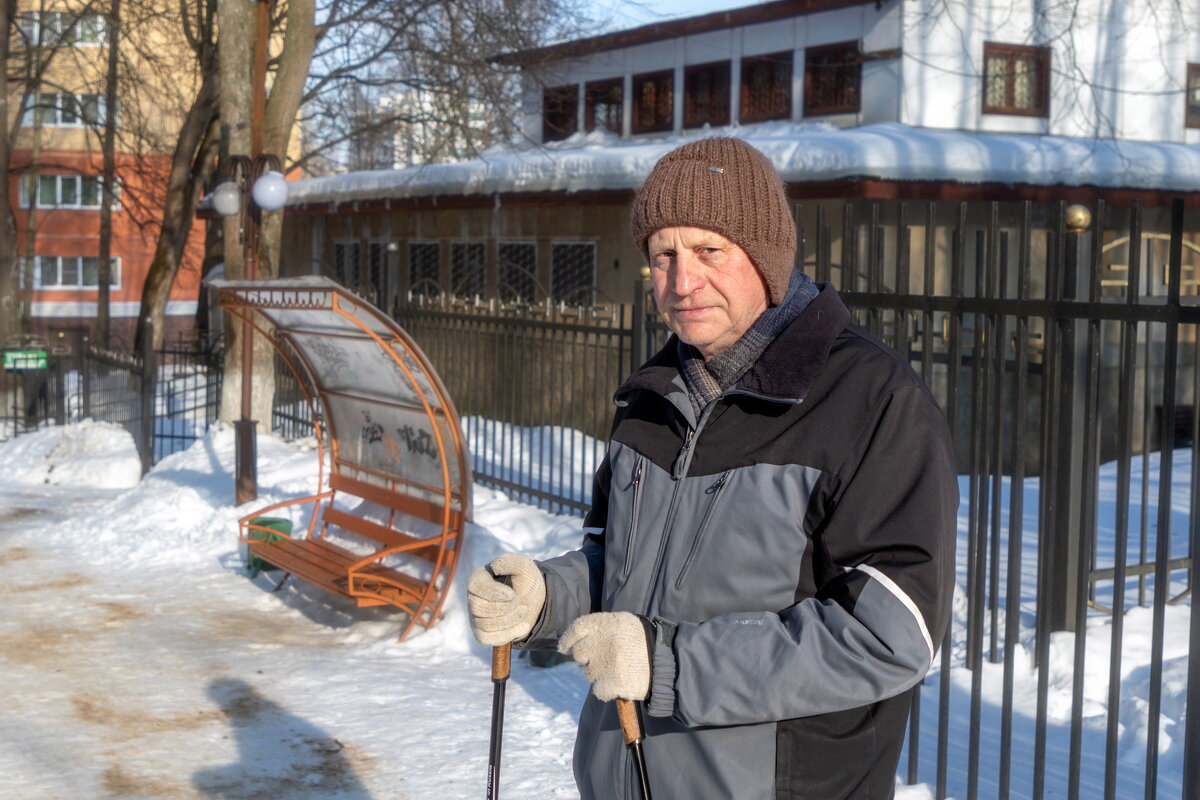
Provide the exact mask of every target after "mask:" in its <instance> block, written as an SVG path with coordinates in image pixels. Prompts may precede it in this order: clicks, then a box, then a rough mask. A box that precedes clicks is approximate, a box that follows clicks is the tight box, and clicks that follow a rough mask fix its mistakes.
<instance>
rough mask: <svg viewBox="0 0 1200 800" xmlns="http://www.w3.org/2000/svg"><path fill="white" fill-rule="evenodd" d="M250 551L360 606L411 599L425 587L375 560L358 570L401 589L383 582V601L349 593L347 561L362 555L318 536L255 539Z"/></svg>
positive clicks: (381, 591)
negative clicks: (399, 587)
mask: <svg viewBox="0 0 1200 800" xmlns="http://www.w3.org/2000/svg"><path fill="white" fill-rule="evenodd" d="M250 552H251V553H252V554H253V555H255V556H258V557H259V558H261V559H264V560H265V561H267V562H269V563H271V564H274V565H275V566H277V567H279V568H281V569H284V570H287V571H288V572H291V573H293V574H295V575H297V576H298V577H301V578H303V579H305V580H307V581H309V582H311V583H314V584H316V585H318V586H320V587H322V588H324V589H326V590H328V591H331V592H333V593H334V594H339V595H341V596H343V597H347V598H350V599H352V600H354V601H355V602H356V603H358V605H360V606H373V605H382V604H383V603H385V602H389V601H390V602H392V603H394V604H396V605H403V604H406V603H413V602H415V601H416V600H417V599H418V598H420V596H421V595H422V593H423V592H424V591H425V589H426V585H425V583H424V582H423V581H421V580H419V579H417V578H414V577H412V576H410V575H405V574H404V573H402V572H396V571H395V570H391V569H388V568H386V567H381V566H379V565H378V564H370V565H367V566H366V567H364V568H362V569H361V570H359V572H360V573H361V574H363V575H367V576H374V577H378V578H379V579H381V580H382V581H385V582H390V583H395V584H399V585H400V586H401V587H402V589H397V588H396V587H394V586H388V585H386V583H385V584H384V585H383V586H382V587H381V588H380V590H379V593H380V594H383V595H385V596H388V600H386V601H385V600H382V599H377V598H373V597H363V596H362V595H357V594H352V593H351V591H350V578H349V569H350V565H351V564H354V563H355V562H357V561H360V560H362V556H360V555H358V554H356V553H351V552H350V551H348V550H345V549H343V548H341V547H338V546H337V545H334V544H330V543H329V542H325V541H323V540H320V539H284V540H281V541H274V542H264V541H257V540H255V541H252V542H250Z"/></svg>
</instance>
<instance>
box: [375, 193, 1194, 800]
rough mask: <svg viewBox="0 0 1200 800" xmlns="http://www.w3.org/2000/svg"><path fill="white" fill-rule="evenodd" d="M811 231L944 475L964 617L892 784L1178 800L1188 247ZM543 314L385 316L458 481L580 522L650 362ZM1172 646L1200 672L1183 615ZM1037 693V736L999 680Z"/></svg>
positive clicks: (822, 225) (932, 227)
mask: <svg viewBox="0 0 1200 800" xmlns="http://www.w3.org/2000/svg"><path fill="white" fill-rule="evenodd" d="M804 211H805V210H804V209H800V210H799V213H798V218H799V219H805V220H808V221H809V224H808V230H806V231H805V230H802V239H803V240H804V241H806V242H807V252H806V253H801V256H800V257H801V259H802V261H803V263H804V266H805V270H806V271H808V272H809V273H810V274H812V275H813V276H814V277H815V278H816V279H817V280H818V281H832V282H833V283H834V284H835V285H837V286H838V287H839V288H840V290H841V293H842V296H843V299H844V300H845V301H846V303H847V305H849V306H850V307H851V309H852V312H853V314H854V316H855V319H856V321H857V322H859V323H860V324H862V325H863V326H864V327H866V328H868V329H869V330H871V331H872V332H873V333H875V334H876V335H877V336H879V337H880V338H882V339H883V340H884V341H886V342H887V343H888V344H890V345H891V346H892V347H894V348H895V349H896V350H897V351H898V352H900V353H902V354H904V355H906V356H907V357H908V359H909V360H910V363H912V365H913V366H914V368H915V369H916V370H917V371H918V372H919V373H920V374H921V376H922V377H923V378H924V380H925V382H926V383H927V384H928V385H929V386H930V387H931V389H932V390H933V391H934V394H935V396H936V397H937V398H938V400H939V402H940V403H941V405H942V407H943V409H944V410H945V411H946V412H947V416H948V418H949V419H950V421H951V423H952V428H953V431H954V435H955V443H956V449H957V453H958V461H959V465H960V473H961V474H962V475H963V478H962V482H963V485H962V488H963V496H964V501H965V502H964V512H963V519H962V521H961V523H962V525H963V527H964V528H965V530H966V536H965V541H966V545H965V547H964V548H961V550H962V552H960V554H959V558H960V574H962V575H965V576H966V578H965V585H962V586H961V587H960V591H961V593H962V597H963V598H964V601H965V602H964V604H963V605H964V607H963V609H962V613H961V617H960V618H959V619H958V620H957V621H956V623H955V624H954V625H953V626H952V629H951V631H950V632H949V633H948V634H947V638H946V641H945V642H943V643H942V647H941V649H940V653H941V655H940V664H939V665H938V667H939V668H937V669H935V670H934V672H933V673H932V675H931V677H930V678H928V679H927V683H928V684H929V685H928V686H926V687H924V688H923V689H922V691H921V692H920V693H917V695H916V698H917V699H916V702H915V705H914V708H913V710H912V716H911V725H910V735H909V738H908V743H907V745H906V752H905V760H904V763H903V765H902V767H903V770H902V772H903V775H902V778H903V779H904V780H906V781H908V782H911V783H915V782H925V783H929V784H931V785H932V786H934V788H935V791H936V795H937V797H939V798H942V797H946V796H947V795H948V793H949V792H950V791H951V790H953V791H954V794H955V796H964V797H966V798H976V797H997V798H1009V797H1031V798H1036V799H1038V800H1040V798H1043V797H1067V798H1072V799H1074V798H1080V797H1085V798H1091V797H1097V798H1099V797H1104V798H1113V797H1134V796H1136V797H1146V798H1153V797H1159V796H1163V797H1177V796H1180V789H1179V787H1180V786H1181V785H1182V787H1183V789H1182V794H1183V795H1185V796H1187V797H1196V796H1197V792H1198V791H1200V788H1198V787H1200V783H1198V781H1200V776H1197V775H1196V774H1195V773H1196V767H1197V764H1196V761H1197V760H1198V759H1200V712H1198V711H1197V708H1198V706H1200V701H1198V699H1197V697H1196V695H1197V694H1198V693H1200V692H1198V691H1193V692H1191V693H1190V694H1188V695H1187V697H1188V700H1187V706H1188V707H1187V710H1186V711H1187V713H1186V714H1182V715H1181V714H1180V713H1179V712H1180V710H1179V709H1174V710H1172V714H1173V715H1174V717H1175V718H1177V719H1179V718H1182V719H1186V730H1185V731H1174V732H1173V735H1174V736H1176V737H1179V736H1183V737H1184V739H1185V746H1184V751H1183V752H1184V753H1185V754H1187V757H1186V759H1185V766H1186V770H1185V771H1186V774H1185V775H1184V776H1183V781H1182V784H1180V783H1179V782H1178V778H1179V775H1178V773H1174V774H1172V775H1164V774H1162V773H1161V772H1160V769H1159V751H1160V747H1161V746H1162V745H1163V744H1164V741H1163V738H1162V736H1163V734H1162V733H1161V731H1160V723H1161V722H1162V720H1163V716H1162V715H1163V708H1162V702H1163V680H1164V638H1165V636H1166V632H1167V630H1168V626H1167V622H1166V613H1167V610H1168V609H1169V608H1171V607H1172V606H1173V605H1174V604H1176V603H1179V602H1181V601H1182V600H1184V599H1185V598H1187V597H1189V596H1190V594H1191V591H1192V581H1193V577H1194V572H1193V570H1192V564H1193V561H1192V559H1193V555H1194V553H1195V551H1196V547H1197V540H1198V538H1200V518H1198V516H1197V514H1196V504H1197V500H1198V498H1200V491H1197V489H1200V457H1197V456H1198V455H1200V453H1197V450H1198V449H1200V436H1197V432H1196V430H1195V429H1196V425H1197V422H1196V418H1195V414H1194V407H1195V405H1196V403H1197V400H1198V399H1200V349H1198V348H1197V327H1198V326H1200V305H1198V303H1197V297H1196V296H1195V294H1194V292H1195V291H1196V290H1195V287H1196V286H1197V285H1198V284H1200V281H1197V280H1196V279H1195V278H1196V275H1197V273H1195V272H1194V271H1193V267H1196V266H1197V262H1196V260H1195V257H1194V256H1192V255H1190V254H1191V253H1192V252H1193V251H1197V250H1200V247H1197V246H1196V245H1195V243H1194V242H1193V241H1192V240H1193V238H1194V237H1195V235H1196V234H1197V233H1200V225H1197V224H1196V220H1195V219H1190V220H1189V219H1188V218H1187V217H1186V216H1185V213H1184V208H1183V206H1182V205H1178V204H1177V205H1176V206H1175V207H1174V209H1173V213H1172V215H1171V217H1170V220H1169V224H1170V231H1169V233H1165V234H1164V233H1157V232H1156V233H1145V232H1144V231H1143V225H1144V223H1145V219H1146V215H1147V212H1144V211H1143V210H1142V209H1141V208H1140V207H1133V208H1124V209H1106V208H1105V207H1104V205H1103V204H1100V205H1098V206H1097V207H1096V208H1094V209H1092V211H1093V216H1094V219H1095V224H1093V225H1091V226H1090V227H1087V228H1086V229H1082V228H1080V229H1075V228H1071V227H1069V226H1068V224H1067V220H1068V213H1067V209H1066V208H1065V207H1063V206H1062V205H1059V206H1058V207H1051V208H1050V209H1049V211H1048V213H1047V211H1046V209H1045V208H1035V207H1034V206H1031V205H1029V204H1023V205H1021V204H1004V205H1001V204H990V205H989V204H984V205H982V206H981V205H978V204H977V205H974V206H967V205H966V204H963V205H961V206H958V207H957V208H956V207H954V206H949V207H947V206H945V205H935V204H928V205H926V204H921V205H919V206H915V205H910V204H903V203H899V204H890V205H886V206H884V205H874V206H865V207H864V206H863V205H861V204H853V203H848V204H847V205H846V207H845V208H844V209H842V210H841V214H840V219H839V220H837V226H836V229H835V228H834V224H833V223H832V222H831V221H830V220H829V219H827V217H826V211H825V209H824V208H818V209H815V210H812V211H810V213H809V214H808V215H807V216H806V215H805V213H804ZM813 212H815V213H813ZM1035 217H1040V218H1038V219H1036V221H1035ZM1185 248H1186V249H1187V251H1188V252H1189V258H1188V259H1185V258H1184V256H1183V253H1184V251H1185ZM835 256H836V258H835ZM1185 260H1186V261H1187V270H1186V271H1185V266H1184V262H1185ZM1185 287H1186V292H1187V293H1186V294H1185ZM647 289H648V287H647V286H642V287H641V289H640V291H639V297H641V298H644V297H645V292H646V290H647ZM562 311H563V309H561V308H560V309H558V311H555V310H554V309H553V307H552V306H538V307H536V308H534V309H532V312H533V313H530V310H529V309H526V310H524V311H522V310H521V309H518V308H515V307H510V308H505V307H504V306H501V305H497V304H495V303H492V304H479V303H475V304H459V305H458V306H454V304H453V303H452V302H451V301H449V300H448V299H446V298H444V297H443V298H440V302H438V303H435V304H432V305H431V304H429V303H428V302H425V301H420V300H417V301H413V302H410V303H408V304H401V305H400V306H399V307H398V309H397V312H396V313H397V318H398V320H399V322H400V323H401V325H402V326H403V327H404V328H405V329H406V330H408V331H409V332H410V333H411V334H412V335H413V336H414V338H415V339H416V341H417V342H418V343H419V344H420V345H421V346H422V347H423V348H424V349H425V350H426V352H427V354H428V355H429V356H430V358H431V360H432V361H433V363H434V365H435V367H436V368H437V370H438V371H439V373H440V374H441V375H442V377H443V379H444V380H445V381H446V383H447V385H448V387H449V389H450V393H451V396H452V397H454V398H455V402H456V403H457V404H458V406H459V409H460V411H462V412H463V414H464V415H465V423H466V427H467V429H468V439H469V442H470V446H471V451H472V457H473V459H474V463H473V466H474V468H475V470H476V478H477V480H479V481H480V482H481V483H485V484H488V485H492V486H496V487H499V488H502V489H504V490H506V491H509V492H510V493H511V494H512V495H513V496H514V497H515V498H517V499H523V500H527V501H531V502H535V503H538V504H540V505H543V506H544V507H547V508H550V509H553V510H565V511H571V512H575V513H578V512H581V511H582V510H583V509H585V508H586V504H587V501H588V497H589V487H590V469H589V468H590V467H593V466H594V465H595V462H596V461H598V460H599V458H600V457H602V451H603V438H604V435H605V426H606V425H607V420H608V417H609V415H610V414H611V394H612V390H613V388H614V387H615V386H616V385H617V384H618V383H619V382H620V380H621V379H623V378H624V376H625V375H626V374H627V373H628V371H629V370H630V369H631V368H632V366H633V365H634V364H635V363H640V362H641V361H642V360H643V359H644V358H645V357H646V356H648V355H649V354H650V353H651V352H653V350H654V349H655V347H656V346H657V345H658V344H659V343H661V341H662V338H663V337H662V330H661V327H660V326H656V325H654V324H653V323H651V321H650V317H649V316H648V313H647V312H648V311H649V309H648V308H647V307H646V304H645V303H644V302H643V303H641V304H640V305H638V306H635V307H615V308H611V307H610V308H609V309H605V310H603V312H602V313H601V314H593V315H590V316H589V315H588V314H586V313H583V312H579V313H577V314H576V315H575V316H573V317H572V318H570V319H564V318H563V316H562V314H561V312H562ZM597 316H599V317H601V318H600V319H597V318H596V317H597ZM631 353H632V355H631ZM568 431H582V432H586V433H587V434H588V436H590V437H591V438H589V439H587V440H586V441H584V442H582V443H581V442H580V441H579V440H578V439H577V438H573V436H572V435H571V434H569V433H566V432H568ZM581 444H582V445H583V446H582V447H581V446H580V445H581ZM1179 446H1182V447H1183V448H1184V449H1176V448H1177V447H1179ZM580 450H583V451H586V452H587V453H588V454H589V456H588V459H581V458H580V457H579V453H580ZM531 461H532V462H535V463H544V464H552V465H556V466H554V467H552V469H556V470H558V474H557V475H556V476H554V477H555V478H557V480H552V479H551V480H548V476H546V475H540V474H539V475H530V474H528V472H529V464H530V462H531ZM1176 462H1178V464H1179V466H1178V467H1177V466H1176ZM1175 469H1180V470H1184V469H1186V471H1187V472H1186V478H1185V479H1183V480H1180V476H1177V475H1174V474H1173V470H1175ZM568 477H569V479H568ZM1101 486H1103V491H1101ZM1172 492H1174V494H1173V493H1172ZM1173 509H1174V514H1173V513H1172V511H1173ZM1139 608H1141V609H1143V610H1144V611H1145V612H1146V616H1147V619H1146V621H1145V624H1146V625H1148V626H1149V629H1150V630H1151V647H1150V650H1151V652H1150V654H1149V658H1148V663H1149V672H1150V674H1149V675H1148V676H1146V680H1145V685H1146V686H1148V690H1147V692H1146V696H1145V697H1140V696H1139V697H1128V696H1125V695H1123V693H1122V685H1123V681H1126V680H1127V679H1128V676H1125V675H1124V674H1123V673H1122V668H1121V664H1122V653H1123V645H1124V641H1125V637H1124V630H1125V625H1126V620H1127V617H1128V612H1130V611H1131V610H1135V609H1139ZM1114 609H1116V610H1117V613H1113V610H1114ZM1097 620H1099V621H1100V622H1099V623H1097ZM1139 624H1140V623H1139ZM1098 625H1099V627H1098ZM1172 630H1173V631H1174V634H1173V635H1175V636H1180V635H1182V637H1183V638H1186V639H1187V640H1188V650H1187V652H1191V653H1198V652H1200V649H1198V648H1197V645H1198V644H1200V620H1198V619H1197V615H1195V614H1190V615H1189V622H1188V625H1187V626H1185V629H1184V630H1183V631H1182V632H1181V631H1180V629H1179V628H1178V626H1176V627H1174V628H1172ZM1057 631H1073V632H1074V636H1073V637H1071V638H1070V639H1069V640H1065V641H1069V648H1070V653H1069V663H1070V664H1071V666H1072V670H1073V673H1072V674H1071V675H1070V676H1068V677H1067V678H1066V680H1068V681H1069V683H1070V701H1069V710H1068V711H1065V712H1062V713H1060V712H1058V711H1055V712H1054V713H1051V710H1050V709H1049V704H1050V699H1051V696H1052V694H1054V696H1056V697H1057V696H1058V695H1057V694H1056V692H1057V689H1055V692H1052V687H1051V686H1050V681H1051V672H1052V669H1050V666H1051V664H1050V657H1051V651H1052V648H1053V647H1054V646H1056V643H1060V644H1059V646H1065V645H1061V641H1064V640H1061V639H1060V638H1059V637H1057V636H1056V635H1055V633H1056V632H1057ZM1098 636H1101V637H1103V638H1102V639H1101V640H1097V637H1098ZM1065 657H1066V656H1063V658H1065ZM1089 658H1091V659H1093V660H1099V661H1100V662H1101V663H1102V664H1104V669H1103V670H1102V673H1103V674H1104V676H1106V678H1107V680H1108V688H1107V705H1106V710H1105V711H1104V713H1103V714H1099V715H1097V714H1096V713H1093V712H1091V711H1088V710H1086V709H1085V681H1086V680H1087V678H1086V676H1087V674H1088V670H1087V666H1088V663H1089V661H1088V659H1089ZM1196 662H1197V659H1193V660H1192V662H1190V663H1191V666H1190V672H1191V675H1190V684H1191V686H1193V687H1195V686H1198V685H1200V676H1198V675H1197V669H1198V668H1197V666H1196ZM1173 663H1174V662H1173ZM955 665H963V666H966V667H967V674H969V675H970V683H969V685H968V686H961V685H957V684H955V683H954V674H955V673H954V672H953V671H952V666H955ZM1175 666H1176V667H1177V666H1178V665H1177V664H1175ZM1030 670H1033V672H1035V673H1036V678H1035V679H1031V680H1032V681H1033V686H1034V688H1032V689H1031V690H1030V691H1032V693H1033V695H1034V696H1033V697H1032V698H1026V700H1029V699H1031V700H1032V705H1033V708H1034V709H1035V712H1034V713H1033V714H1032V715H1030V714H1028V713H1027V711H1026V709H1027V708H1028V705H1027V704H1025V705H1023V704H1022V703H1020V702H1018V699H1017V697H1016V692H1017V691H1018V690H1019V689H1020V687H1021V686H1024V685H1025V683H1022V682H1020V681H1018V680H1017V675H1018V673H1028V672H1029V671H1030ZM958 674H962V671H961V670H960V671H959V673H958ZM985 676H986V677H985ZM1056 680H1062V678H1061V676H1060V678H1058V679H1056ZM1093 680H1095V679H1094V678H1093ZM985 681H986V691H985ZM993 687H994V688H993ZM922 698H924V700H923V699H922ZM1130 704H1133V705H1138V704H1142V705H1143V706H1144V708H1145V712H1146V718H1147V719H1148V720H1149V721H1148V723H1147V726H1146V731H1145V742H1144V746H1143V745H1142V744H1139V745H1138V746H1137V748H1134V749H1138V748H1140V749H1141V752H1142V753H1143V754H1144V758H1137V759H1134V760H1133V761H1132V762H1128V754H1129V753H1130V752H1131V749H1130V745H1129V744H1128V742H1127V741H1126V739H1127V738H1128V737H1129V735H1130V733H1129V732H1128V731H1126V730H1125V728H1124V725H1123V722H1122V716H1121V715H1122V709H1125V708H1127V707H1128V706H1129V705H1130ZM985 742H986V747H985ZM985 751H986V752H987V753H994V754H998V758H995V759H987V760H985V759H984V758H983V757H982V754H983V753H984V752H985ZM1175 752H1178V751H1177V750H1176V751H1175ZM1121 753H1124V754H1125V755H1126V757H1127V762H1126V763H1123V762H1122V761H1121V759H1120V758H1118V756H1119V755H1120V754H1121ZM1096 758H1100V759H1101V761H1100V762H1099V763H1101V764H1102V767H1101V768H1097V762H1096V760H1095V759H1096ZM1085 766H1086V767H1087V769H1084V767H1085Z"/></svg>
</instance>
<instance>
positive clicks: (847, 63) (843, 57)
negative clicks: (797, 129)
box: [804, 42, 862, 116]
mask: <svg viewBox="0 0 1200 800" xmlns="http://www.w3.org/2000/svg"><path fill="white" fill-rule="evenodd" d="M861 93H862V58H861V55H860V54H859V52H858V42H842V43H840V44H830V45H825V46H823V47H810V48H808V50H806V51H805V53H804V115H805V116H815V115H820V114H847V113H854V112H856V111H858V110H859V108H860V107H861V99H860V98H861Z"/></svg>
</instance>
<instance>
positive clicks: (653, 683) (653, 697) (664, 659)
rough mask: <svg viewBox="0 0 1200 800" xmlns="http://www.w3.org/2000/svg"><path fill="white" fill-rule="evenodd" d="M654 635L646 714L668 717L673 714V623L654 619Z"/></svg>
mask: <svg viewBox="0 0 1200 800" xmlns="http://www.w3.org/2000/svg"><path fill="white" fill-rule="evenodd" d="M654 633H655V636H654V648H653V650H652V651H651V659H650V660H651V666H650V699H649V701H648V702H647V703H646V713H648V714H649V715H650V716H652V717H669V716H671V715H672V714H674V713H675V623H674V622H669V621H667V620H665V619H660V618H658V617H655V618H654Z"/></svg>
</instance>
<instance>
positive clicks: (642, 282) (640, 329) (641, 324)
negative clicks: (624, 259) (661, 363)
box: [629, 266, 650, 373]
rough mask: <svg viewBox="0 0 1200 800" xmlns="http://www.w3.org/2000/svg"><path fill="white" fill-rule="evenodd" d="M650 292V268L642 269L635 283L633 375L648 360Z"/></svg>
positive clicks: (632, 342) (631, 358)
mask: <svg viewBox="0 0 1200 800" xmlns="http://www.w3.org/2000/svg"><path fill="white" fill-rule="evenodd" d="M649 292H650V268H649V267H646V266H644V267H642V271H641V277H640V278H638V279H637V280H635V281H634V282H633V336H632V338H631V341H630V343H629V347H630V351H631V352H630V356H631V357H630V359H629V372H630V373H632V372H633V371H634V370H635V369H637V368H638V367H640V366H641V365H642V363H643V362H644V361H645V360H646V357H647V353H646V346H647V345H646V343H647V342H649V341H650V332H649V331H647V330H646V318H647V315H646V295H647V294H648V293H649Z"/></svg>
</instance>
